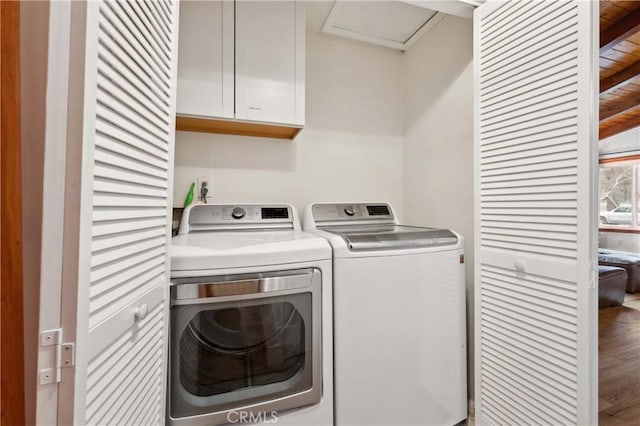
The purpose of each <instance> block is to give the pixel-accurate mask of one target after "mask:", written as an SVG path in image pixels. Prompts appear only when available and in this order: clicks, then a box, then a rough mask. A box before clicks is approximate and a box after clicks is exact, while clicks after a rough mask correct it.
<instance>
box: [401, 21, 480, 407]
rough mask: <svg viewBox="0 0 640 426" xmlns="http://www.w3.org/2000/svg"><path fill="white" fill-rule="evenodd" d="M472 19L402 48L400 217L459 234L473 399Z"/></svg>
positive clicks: (444, 23) (444, 27) (448, 25)
mask: <svg viewBox="0 0 640 426" xmlns="http://www.w3.org/2000/svg"><path fill="white" fill-rule="evenodd" d="M472 59H473V23H472V21H471V20H467V19H463V18H455V17H452V16H449V17H447V18H445V19H444V20H443V21H442V22H440V23H439V24H438V25H437V26H436V27H435V28H433V29H432V30H431V31H430V32H429V33H428V34H427V35H426V36H425V37H423V38H422V39H420V40H419V41H418V42H417V43H416V44H415V45H413V46H412V47H411V48H410V49H409V50H408V51H407V52H406V54H405V63H404V68H405V73H404V75H405V108H406V110H405V141H404V211H405V214H404V218H405V222H406V223H408V224H411V225H422V226H435V227H443V228H451V229H454V230H456V231H458V232H459V233H461V234H462V235H463V237H464V238H465V257H466V285H467V305H468V312H467V324H468V333H467V334H468V336H469V337H468V345H469V346H468V348H469V349H468V355H469V358H468V377H469V381H468V382H469V395H471V397H472V398H471V399H473V371H474V370H473V107H472V102H473V76H472Z"/></svg>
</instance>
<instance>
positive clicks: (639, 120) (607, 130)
mask: <svg viewBox="0 0 640 426" xmlns="http://www.w3.org/2000/svg"><path fill="white" fill-rule="evenodd" d="M638 126H640V116H637V117H634V118H632V119H629V120H625V121H621V122H620V123H616V124H614V125H613V126H608V127H602V126H600V139H605V138H608V137H610V136H613V135H617V134H618V133H622V132H624V131H627V130H631V129H633V128H634V127H638Z"/></svg>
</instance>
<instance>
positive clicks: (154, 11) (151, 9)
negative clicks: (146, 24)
mask: <svg viewBox="0 0 640 426" xmlns="http://www.w3.org/2000/svg"><path fill="white" fill-rule="evenodd" d="M139 5H140V6H141V7H142V8H143V9H144V10H143V11H142V13H143V14H144V15H146V16H147V17H148V18H149V21H150V24H151V25H152V26H153V27H154V28H155V31H156V32H157V34H158V35H159V37H160V38H161V39H162V41H163V42H164V43H166V44H167V47H169V48H170V47H171V39H169V37H167V33H168V32H170V30H169V26H168V25H167V21H166V20H165V17H164V15H163V14H162V13H160V12H159V10H158V8H157V5H156V4H155V2H140V4H139Z"/></svg>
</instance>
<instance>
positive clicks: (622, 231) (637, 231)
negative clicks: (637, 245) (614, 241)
mask: <svg viewBox="0 0 640 426" xmlns="http://www.w3.org/2000/svg"><path fill="white" fill-rule="evenodd" d="M598 232H613V233H618V234H640V229H633V228H605V227H600V228H598Z"/></svg>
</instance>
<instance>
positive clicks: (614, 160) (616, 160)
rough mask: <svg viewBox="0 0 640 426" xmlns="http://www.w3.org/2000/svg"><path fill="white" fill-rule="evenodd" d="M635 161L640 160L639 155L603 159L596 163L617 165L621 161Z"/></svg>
mask: <svg viewBox="0 0 640 426" xmlns="http://www.w3.org/2000/svg"><path fill="white" fill-rule="evenodd" d="M637 160H640V154H636V155H625V156H624V157H613V158H603V159H601V160H598V163H600V164H607V163H619V162H621V161H637Z"/></svg>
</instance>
